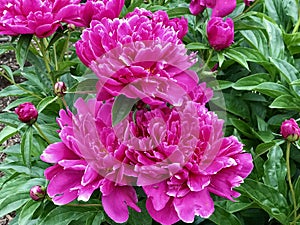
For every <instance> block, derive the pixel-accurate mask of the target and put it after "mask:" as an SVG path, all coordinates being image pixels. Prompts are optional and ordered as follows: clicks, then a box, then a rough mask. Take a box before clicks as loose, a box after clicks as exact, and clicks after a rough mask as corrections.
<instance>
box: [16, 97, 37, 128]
mask: <svg viewBox="0 0 300 225" xmlns="http://www.w3.org/2000/svg"><path fill="white" fill-rule="evenodd" d="M15 113H16V114H17V115H18V119H19V120H20V121H21V122H23V123H27V124H33V123H34V122H35V121H36V120H37V118H38V111H37V109H36V108H35V106H34V105H33V104H32V103H31V102H25V103H22V104H20V105H19V106H18V107H17V108H16V109H15Z"/></svg>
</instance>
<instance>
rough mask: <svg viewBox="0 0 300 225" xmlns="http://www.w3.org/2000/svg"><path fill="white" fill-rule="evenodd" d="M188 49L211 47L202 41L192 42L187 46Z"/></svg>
mask: <svg viewBox="0 0 300 225" xmlns="http://www.w3.org/2000/svg"><path fill="white" fill-rule="evenodd" d="M185 47H186V48H187V49H188V50H203V49H209V46H208V45H206V44H204V43H201V42H192V43H189V44H187V45H186V46H185Z"/></svg>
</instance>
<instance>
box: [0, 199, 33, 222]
mask: <svg viewBox="0 0 300 225" xmlns="http://www.w3.org/2000/svg"><path fill="white" fill-rule="evenodd" d="M29 199H30V196H29V193H18V194H16V193H10V196H8V197H6V198H5V199H3V200H2V201H0V217H2V216H4V215H6V214H8V213H11V212H13V211H15V210H17V209H19V208H20V207H22V205H24V204H25V203H26V202H27V201H28V200H29Z"/></svg>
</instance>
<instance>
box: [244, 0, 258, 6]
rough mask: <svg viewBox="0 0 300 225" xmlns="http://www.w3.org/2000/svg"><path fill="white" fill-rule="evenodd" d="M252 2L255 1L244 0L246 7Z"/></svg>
mask: <svg viewBox="0 0 300 225" xmlns="http://www.w3.org/2000/svg"><path fill="white" fill-rule="evenodd" d="M254 1H255V0H244V2H245V5H246V6H250V4H251V3H252V2H254Z"/></svg>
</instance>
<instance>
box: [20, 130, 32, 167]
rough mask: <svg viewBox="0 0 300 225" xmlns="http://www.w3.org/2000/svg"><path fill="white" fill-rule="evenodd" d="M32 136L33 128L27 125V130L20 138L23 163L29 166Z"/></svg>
mask: <svg viewBox="0 0 300 225" xmlns="http://www.w3.org/2000/svg"><path fill="white" fill-rule="evenodd" d="M32 138H33V128H32V127H31V126H28V128H27V130H26V131H25V133H24V134H23V136H22V139H21V154H22V159H23V163H24V164H25V165H26V166H27V167H28V168H29V167H30V165H31V151H32V145H33V143H32Z"/></svg>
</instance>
